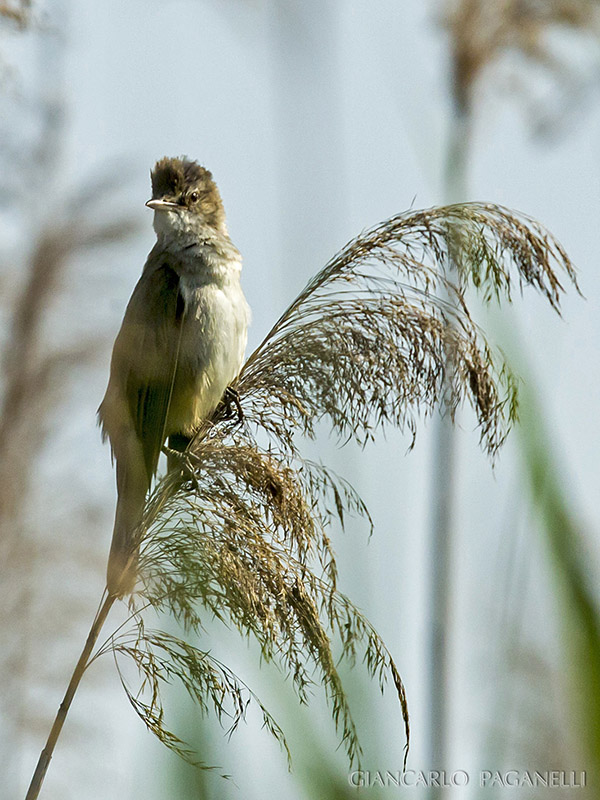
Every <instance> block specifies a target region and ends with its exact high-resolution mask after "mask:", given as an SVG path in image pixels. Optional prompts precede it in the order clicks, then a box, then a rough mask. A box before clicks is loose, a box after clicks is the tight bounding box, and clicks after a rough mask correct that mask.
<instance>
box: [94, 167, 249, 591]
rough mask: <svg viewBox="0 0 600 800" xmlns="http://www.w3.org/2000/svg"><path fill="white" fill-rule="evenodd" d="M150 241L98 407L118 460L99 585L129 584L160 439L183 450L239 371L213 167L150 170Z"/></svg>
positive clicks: (227, 243) (232, 276)
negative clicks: (152, 232) (106, 551)
mask: <svg viewBox="0 0 600 800" xmlns="http://www.w3.org/2000/svg"><path fill="white" fill-rule="evenodd" d="M151 177H152V199H151V200H149V201H148V202H147V203H146V205H147V206H148V207H149V208H151V209H153V210H154V230H155V232H156V235H157V239H158V240H157V242H156V244H155V245H154V247H153V248H152V250H151V252H150V254H149V256H148V260H147V261H146V264H145V266H144V269H143V272H142V276H141V278H140V279H139V281H138V283H137V285H136V287H135V289H134V291H133V294H132V296H131V299H130V301H129V304H128V306H127V310H126V311H125V317H124V319H123V323H122V325H121V330H120V331H119V334H118V336H117V338H116V341H115V344H114V348H113V354H112V361H111V367H110V380H109V383H108V388H107V390H106V394H105V396H104V399H103V401H102V403H101V405H100V408H99V409H98V419H99V423H100V425H101V427H102V435H103V438H106V437H108V439H109V440H110V445H111V450H112V454H113V458H114V459H115V461H116V463H117V493H118V499H117V509H116V514H115V524H114V531H113V538H112V544H111V548H110V556H109V561H108V573H107V586H108V591H109V592H110V593H111V594H113V595H119V596H122V595H124V594H128V593H129V592H131V590H132V589H133V584H134V581H135V567H136V563H137V551H138V547H139V544H138V542H139V534H140V522H141V518H142V512H143V508H144V503H145V499H146V494H147V492H148V489H149V488H150V484H151V482H152V478H153V476H154V474H155V473H156V469H157V464H158V459H159V456H160V452H161V449H162V447H163V445H164V443H165V440H166V439H167V438H169V446H170V447H172V448H175V449H178V450H185V447H186V445H187V443H188V442H189V440H190V438H191V437H192V436H193V435H194V432H195V430H196V429H197V428H198V426H199V425H200V423H201V422H202V421H203V420H204V419H206V418H207V417H209V416H210V415H211V414H212V413H213V412H214V410H215V409H216V407H217V406H218V404H219V401H220V400H221V399H222V397H223V394H224V392H225V390H226V389H227V387H228V385H229V384H230V383H231V381H232V380H233V379H234V378H235V377H236V376H237V374H238V372H239V370H240V367H241V365H242V360H243V356H244V351H245V348H246V340H247V328H248V323H249V317H250V310H249V307H248V304H247V303H246V299H245V297H244V294H243V292H242V288H241V286H240V272H241V266H242V264H241V257H240V254H239V252H238V250H237V249H236V248H235V247H234V245H233V244H232V242H231V240H230V238H229V235H228V233H227V226H226V223H225V212H224V210H223V203H222V201H221V196H220V194H219V190H218V189H217V186H216V184H215V182H214V180H213V178H212V175H211V173H210V172H209V171H208V170H207V169H205V168H204V167H201V166H200V165H199V164H197V163H196V162H195V161H189V160H187V159H186V158H163V159H161V160H160V161H158V162H157V164H156V166H155V167H154V170H153V171H152V176H151Z"/></svg>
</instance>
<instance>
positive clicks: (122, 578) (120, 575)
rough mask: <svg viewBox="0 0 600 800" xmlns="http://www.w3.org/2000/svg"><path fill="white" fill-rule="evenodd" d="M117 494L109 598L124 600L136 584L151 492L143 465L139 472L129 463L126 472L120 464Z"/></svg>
mask: <svg viewBox="0 0 600 800" xmlns="http://www.w3.org/2000/svg"><path fill="white" fill-rule="evenodd" d="M117 491H118V495H119V496H118V500H117V510H116V513H115V527H114V529H113V537H112V542H111V545H110V554H109V557H108V568H107V572H106V585H107V588H108V592H109V594H111V595H116V596H118V597H122V596H123V595H127V594H130V593H131V592H132V590H133V587H134V585H135V581H136V574H137V563H138V556H139V548H140V541H141V537H142V518H143V513H144V505H145V501H146V493H147V491H148V478H147V475H146V472H145V469H144V467H143V464H140V465H139V467H138V468H136V465H135V464H134V463H132V460H131V459H128V461H127V468H125V467H124V466H122V465H120V464H119V461H117Z"/></svg>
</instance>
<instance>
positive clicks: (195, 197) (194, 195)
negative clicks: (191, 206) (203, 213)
mask: <svg viewBox="0 0 600 800" xmlns="http://www.w3.org/2000/svg"><path fill="white" fill-rule="evenodd" d="M199 198H200V195H199V194H198V192H192V193H191V195H190V200H191V202H192V203H197V202H198V200H199Z"/></svg>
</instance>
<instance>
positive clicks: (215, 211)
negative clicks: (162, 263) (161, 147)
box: [151, 157, 226, 231]
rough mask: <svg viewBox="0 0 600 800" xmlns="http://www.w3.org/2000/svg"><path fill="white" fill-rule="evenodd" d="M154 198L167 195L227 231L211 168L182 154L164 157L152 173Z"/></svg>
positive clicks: (212, 224) (168, 198)
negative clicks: (179, 156) (181, 155)
mask: <svg viewBox="0 0 600 800" xmlns="http://www.w3.org/2000/svg"><path fill="white" fill-rule="evenodd" d="M151 179H152V199H153V200H158V199H165V200H171V201H174V202H176V203H178V204H179V205H181V206H184V207H187V208H188V209H189V210H190V211H193V212H195V213H197V214H198V215H199V216H202V218H203V220H204V222H206V224H207V225H210V226H211V227H213V228H215V229H216V230H221V231H225V230H226V229H225V211H224V209H223V202H222V200H221V195H220V194H219V190H218V188H217V185H216V183H215V182H214V180H213V176H212V174H211V172H210V171H209V170H207V169H206V168H205V167H202V166H201V165H200V164H198V162H197V161H190V160H189V159H187V158H185V157H183V158H168V157H165V158H161V159H160V160H159V161H157V162H156V164H155V166H154V169H153V170H152V173H151Z"/></svg>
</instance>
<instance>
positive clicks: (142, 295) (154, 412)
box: [103, 263, 185, 482]
mask: <svg viewBox="0 0 600 800" xmlns="http://www.w3.org/2000/svg"><path fill="white" fill-rule="evenodd" d="M149 266H150V264H148V265H147V268H146V269H145V270H144V273H143V274H142V277H141V278H140V280H139V281H138V284H137V286H136V287H135V289H134V292H133V294H132V296H131V300H130V301H129V305H128V306H127V310H126V312H125V317H124V319H123V324H122V326H121V330H120V332H119V335H118V336H117V340H116V342H115V347H114V351H113V364H112V368H111V381H112V380H113V379H114V380H116V381H117V383H118V393H117V394H118V396H119V397H120V398H121V399H122V400H123V399H124V400H125V406H126V409H127V411H128V413H129V419H130V425H131V424H133V427H134V429H135V433H136V436H137V438H138V440H139V442H140V444H141V447H142V451H143V457H144V463H145V466H146V472H147V475H148V482H150V481H151V480H152V477H153V476H154V473H155V472H156V467H157V465H158V459H159V456H160V450H161V447H162V445H163V443H164V440H165V434H166V429H165V425H166V419H167V414H168V411H169V403H170V400H171V395H172V391H173V383H174V379H175V371H176V369H177V355H178V349H179V348H178V343H179V337H180V333H181V325H182V321H183V314H184V309H185V303H184V299H183V297H182V295H181V293H180V291H179V276H178V274H177V272H176V271H175V270H174V269H173V268H172V267H171V266H169V264H168V263H162V264H159V265H158V266H156V268H152V269H148V267H149ZM107 395H108V392H107ZM103 421H104V420H103ZM105 427H106V429H107V433H108V435H109V437H111V442H112V436H111V431H110V428H109V426H108V425H105ZM113 449H114V443H113ZM117 458H118V455H117Z"/></svg>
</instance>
